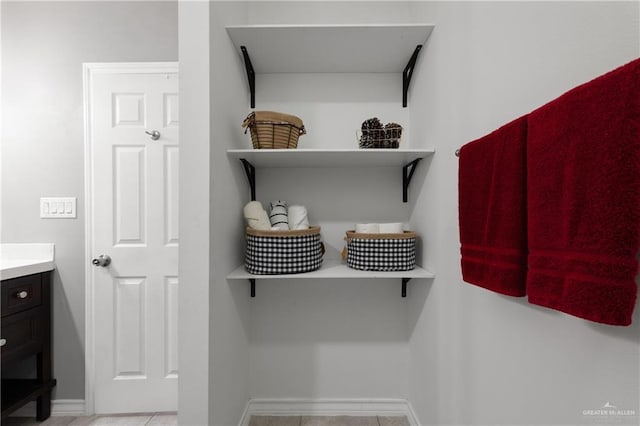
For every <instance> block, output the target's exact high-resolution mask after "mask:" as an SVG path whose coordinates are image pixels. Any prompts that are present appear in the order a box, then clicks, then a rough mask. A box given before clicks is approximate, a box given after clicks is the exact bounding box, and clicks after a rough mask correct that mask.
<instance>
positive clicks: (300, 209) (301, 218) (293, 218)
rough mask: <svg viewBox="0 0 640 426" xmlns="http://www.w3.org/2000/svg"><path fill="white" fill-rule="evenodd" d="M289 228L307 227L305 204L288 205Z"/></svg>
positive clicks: (307, 219)
mask: <svg viewBox="0 0 640 426" xmlns="http://www.w3.org/2000/svg"><path fill="white" fill-rule="evenodd" d="M288 214H289V229H291V230H298V229H309V218H308V216H307V208H306V207H305V206H289V210H288Z"/></svg>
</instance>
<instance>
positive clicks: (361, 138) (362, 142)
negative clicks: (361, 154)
mask: <svg viewBox="0 0 640 426" xmlns="http://www.w3.org/2000/svg"><path fill="white" fill-rule="evenodd" d="M356 135H357V137H358V146H359V147H360V148H363V149H370V148H376V149H377V148H394V149H398V148H400V139H401V138H402V127H400V126H398V127H393V128H389V129H368V130H358V131H357V132H356Z"/></svg>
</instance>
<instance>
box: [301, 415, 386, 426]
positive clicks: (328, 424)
mask: <svg viewBox="0 0 640 426" xmlns="http://www.w3.org/2000/svg"><path fill="white" fill-rule="evenodd" d="M300 425H301V426H379V425H378V418H377V417H364V416H326V417H325V416H302V418H301V421H300Z"/></svg>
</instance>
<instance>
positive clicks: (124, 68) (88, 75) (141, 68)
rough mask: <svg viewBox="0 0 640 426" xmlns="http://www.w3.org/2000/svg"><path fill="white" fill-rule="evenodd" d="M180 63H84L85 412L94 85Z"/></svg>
mask: <svg viewBox="0 0 640 426" xmlns="http://www.w3.org/2000/svg"><path fill="white" fill-rule="evenodd" d="M178 72H179V67H178V62H86V63H83V64H82V87H83V111H84V117H83V119H84V211H85V241H84V242H85V259H84V260H85V262H84V265H85V266H84V268H85V269H84V270H85V309H84V313H85V320H84V329H85V333H84V363H85V372H84V374H85V378H84V408H85V415H92V414H94V413H95V399H94V397H95V372H96V365H95V324H96V318H95V306H94V286H95V283H94V280H93V273H92V271H93V269H92V268H94V266H93V265H91V262H90V259H91V258H92V257H93V256H94V255H95V253H93V242H94V238H93V237H94V236H93V226H94V218H93V214H94V211H93V208H92V206H93V201H94V200H93V195H94V193H93V187H94V176H93V170H92V168H91V160H92V157H91V156H92V152H93V151H92V147H93V140H92V138H91V124H92V123H91V119H90V117H91V113H92V110H91V102H92V100H93V96H92V93H91V84H92V81H93V76H94V75H97V74H166V73H178Z"/></svg>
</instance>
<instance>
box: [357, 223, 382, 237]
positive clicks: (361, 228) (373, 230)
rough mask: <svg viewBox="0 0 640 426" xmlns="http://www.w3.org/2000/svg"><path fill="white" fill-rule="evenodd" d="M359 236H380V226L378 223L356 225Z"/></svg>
mask: <svg viewBox="0 0 640 426" xmlns="http://www.w3.org/2000/svg"><path fill="white" fill-rule="evenodd" d="M356 232H357V233H358V234H379V233H380V226H379V225H378V224H377V223H356Z"/></svg>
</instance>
